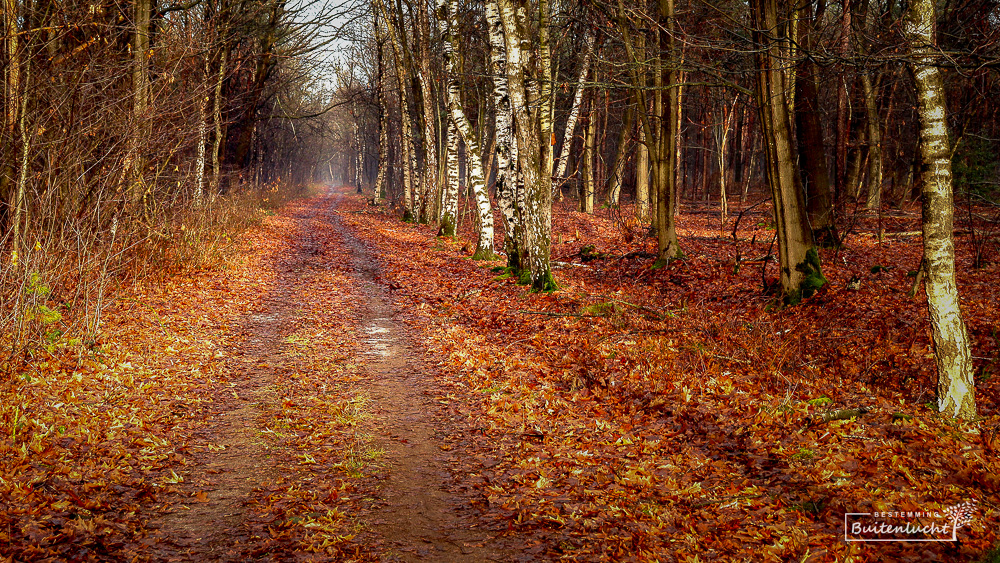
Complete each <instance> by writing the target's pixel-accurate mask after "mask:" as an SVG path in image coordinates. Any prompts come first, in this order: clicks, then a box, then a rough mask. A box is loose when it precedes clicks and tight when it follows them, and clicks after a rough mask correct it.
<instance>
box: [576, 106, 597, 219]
mask: <svg viewBox="0 0 1000 563" xmlns="http://www.w3.org/2000/svg"><path fill="white" fill-rule="evenodd" d="M596 137H597V100H592V101H591V104H590V115H589V116H587V131H586V133H585V134H584V139H583V157H582V158H583V181H582V182H580V212H582V213H590V214H593V213H594V141H595V138H596Z"/></svg>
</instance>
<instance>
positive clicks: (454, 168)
mask: <svg viewBox="0 0 1000 563" xmlns="http://www.w3.org/2000/svg"><path fill="white" fill-rule="evenodd" d="M447 132H448V145H447V146H448V153H447V156H446V158H445V162H446V163H447V168H446V169H445V184H444V190H442V192H441V218H440V221H441V228H440V229H439V231H438V234H441V235H444V236H446V237H453V236H455V231H456V229H457V227H458V143H459V138H458V128H457V127H455V120H454V119H451V117H449V118H448V127H447Z"/></svg>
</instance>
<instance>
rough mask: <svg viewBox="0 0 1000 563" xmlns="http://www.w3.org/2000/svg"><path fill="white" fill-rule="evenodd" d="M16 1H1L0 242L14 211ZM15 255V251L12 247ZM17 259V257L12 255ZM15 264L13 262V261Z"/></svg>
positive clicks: (17, 63) (18, 98)
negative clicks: (2, 112) (2, 61)
mask: <svg viewBox="0 0 1000 563" xmlns="http://www.w3.org/2000/svg"><path fill="white" fill-rule="evenodd" d="M17 14H18V10H17V0H3V14H2V17H3V32H4V36H5V37H4V47H5V48H4V56H5V59H6V60H5V61H4V62H5V63H6V65H5V70H6V77H5V78H6V80H4V110H5V111H4V115H3V131H0V239H2V238H5V237H6V235H7V231H8V228H9V227H10V221H11V217H12V216H13V213H11V211H12V210H13V209H14V208H15V205H16V204H15V197H16V196H15V194H14V193H13V191H14V186H15V182H14V174H15V170H16V169H17V165H16V162H17V160H16V156H15V155H16V147H17V137H16V135H17V122H18V119H17V117H18V110H19V108H20V107H21V53H20V51H19V41H18V37H19V35H18V34H19V31H20V30H19V29H18V22H17ZM14 252H15V253H16V252H17V247H16V246H15V247H14ZM15 257H16V254H15ZM15 260H16V258H15Z"/></svg>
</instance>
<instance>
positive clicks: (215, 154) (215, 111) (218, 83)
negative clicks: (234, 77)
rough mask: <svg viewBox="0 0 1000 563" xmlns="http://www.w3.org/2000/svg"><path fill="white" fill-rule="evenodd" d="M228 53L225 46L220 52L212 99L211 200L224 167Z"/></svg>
mask: <svg viewBox="0 0 1000 563" xmlns="http://www.w3.org/2000/svg"><path fill="white" fill-rule="evenodd" d="M227 54H228V52H227V51H226V48H225V47H223V48H222V49H221V50H220V52H219V73H218V74H217V75H216V77H215V94H214V99H213V101H212V123H213V124H214V125H215V136H214V137H212V181H211V182H210V193H209V195H208V198H209V201H212V199H214V198H215V196H216V195H218V193H219V175H220V174H221V168H222V167H221V163H220V162H219V160H220V158H221V156H220V151H221V150H222V82H223V79H224V78H225V77H226V58H227V57H226V55H227Z"/></svg>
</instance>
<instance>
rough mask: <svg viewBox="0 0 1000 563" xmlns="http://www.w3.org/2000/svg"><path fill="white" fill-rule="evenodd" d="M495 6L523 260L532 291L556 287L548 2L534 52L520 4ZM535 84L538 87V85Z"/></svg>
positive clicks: (500, 0)
mask: <svg viewBox="0 0 1000 563" xmlns="http://www.w3.org/2000/svg"><path fill="white" fill-rule="evenodd" d="M493 1H496V2H497V6H498V8H499V12H500V19H501V21H502V22H503V29H504V39H505V42H506V48H507V84H508V87H509V91H510V101H511V109H512V113H513V115H514V122H515V123H516V135H517V144H518V158H519V159H520V170H521V174H522V175H523V178H524V207H523V214H522V225H523V228H524V231H523V234H524V245H523V247H522V251H523V253H524V258H525V260H523V261H522V262H521V263H522V264H525V263H527V266H528V268H529V271H530V273H531V286H532V289H534V290H536V291H552V290H554V289H556V285H555V280H554V279H553V277H552V267H551V264H550V256H549V251H550V244H551V232H552V158H551V155H552V150H551V148H552V147H551V141H550V138H551V135H552V126H551V104H552V97H551V85H550V84H549V79H550V73H551V68H550V65H551V56H550V54H549V53H548V49H549V45H548V2H547V1H545V0H541V1H540V2H539V12H538V13H539V40H538V42H537V44H538V49H537V52H534V51H535V50H534V49H533V48H532V41H531V37H530V36H529V34H528V22H527V16H526V14H525V11H524V7H523V6H517V7H515V5H514V2H513V1H512V0H493ZM538 82H542V83H543V84H541V85H539V84H538Z"/></svg>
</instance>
